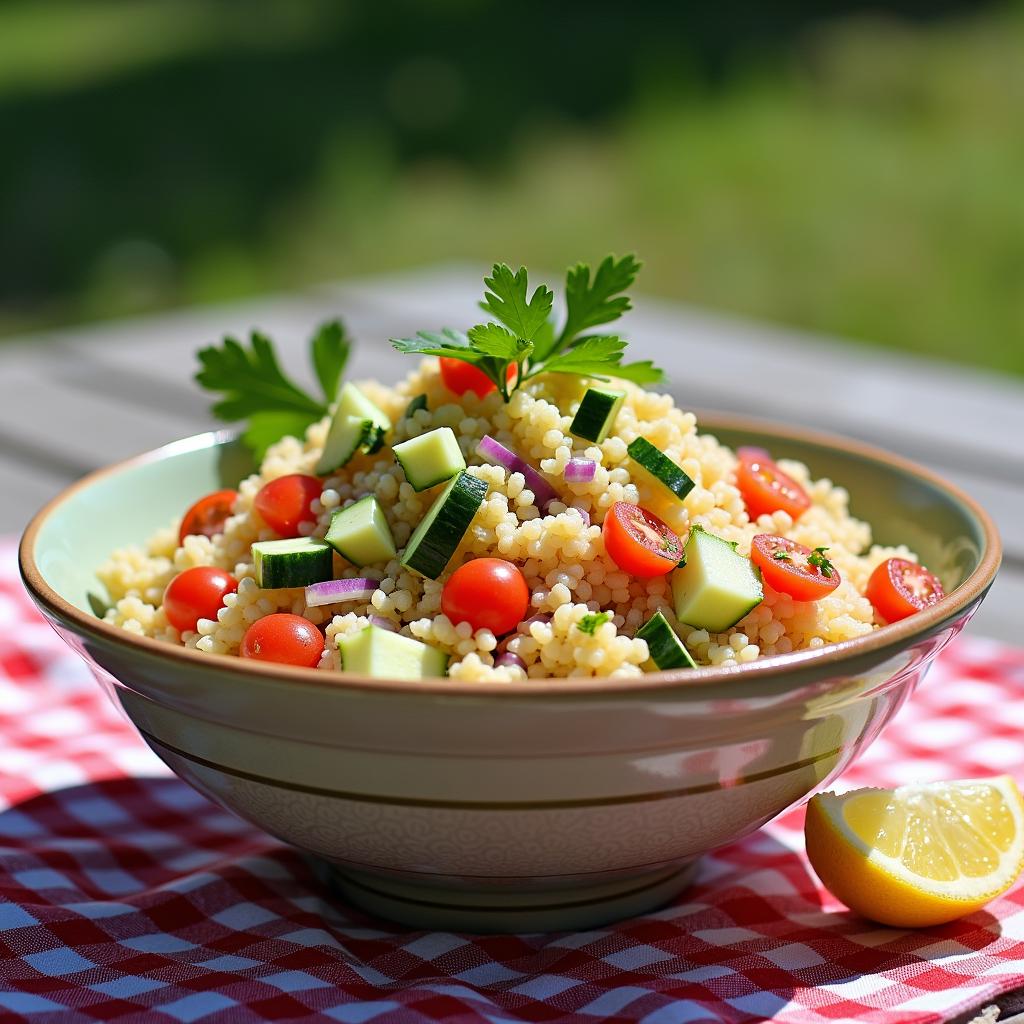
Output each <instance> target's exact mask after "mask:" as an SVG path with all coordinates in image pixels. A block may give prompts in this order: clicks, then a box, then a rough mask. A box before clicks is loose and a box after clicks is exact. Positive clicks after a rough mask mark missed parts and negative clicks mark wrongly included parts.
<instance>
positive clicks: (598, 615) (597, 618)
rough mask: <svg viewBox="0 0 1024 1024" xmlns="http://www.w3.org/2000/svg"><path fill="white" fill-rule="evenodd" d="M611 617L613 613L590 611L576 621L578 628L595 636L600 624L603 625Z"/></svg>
mask: <svg viewBox="0 0 1024 1024" xmlns="http://www.w3.org/2000/svg"><path fill="white" fill-rule="evenodd" d="M609 619H611V615H610V614H609V613H608V612H589V613H588V614H586V615H584V616H583V618H582V619H580V621H579V622H577V623H576V628H577V629H578V630H579V631H580V632H581V633H586V634H587V636H593V635H594V634H595V633H596V632H597V628H598V626H603V625H604V624H605V623H606V622H608V620H609Z"/></svg>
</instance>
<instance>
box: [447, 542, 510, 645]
mask: <svg viewBox="0 0 1024 1024" xmlns="http://www.w3.org/2000/svg"><path fill="white" fill-rule="evenodd" d="M529 607H530V588H529V587H528V586H527V585H526V580H525V579H524V578H523V574H522V573H521V572H520V571H519V569H518V567H517V566H515V565H513V564H512V563H511V562H506V561H505V559H503V558H474V559H473V561H472V562H466V564H465V565H460V566H459V567H458V569H456V570H455V572H453V573H452V575H451V578H450V579H449V580H448V582H447V583H446V584H445V585H444V589H443V590H442V591H441V611H443V612H444V613H445V615H447V616H448V618H449V619H451V621H452V622H453V623H455V624H456V625H458V623H460V622H468V623H469V624H470V625H471V626H472V627H473V631H474V632H476V630H478V629H489V630H490V631H491V632H492V633H494V634H495V636H500V635H501V634H502V633H510V632H511V631H512V630H513V629H515V628H516V626H518V625H519V623H520V622H522V621H523V618H524V617H525V615H526V611H527V609H528V608H529Z"/></svg>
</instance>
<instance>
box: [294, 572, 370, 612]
mask: <svg viewBox="0 0 1024 1024" xmlns="http://www.w3.org/2000/svg"><path fill="white" fill-rule="evenodd" d="M376 589H377V580H371V579H369V578H367V577H365V576H360V577H358V578H356V579H354V580H325V581H324V582H323V583H313V584H311V585H310V586H308V587H306V605H307V607H309V608H318V607H320V605H325V604H338V603H340V602H341V601H369V600H370V598H371V597H373V592H374V591H375V590H376Z"/></svg>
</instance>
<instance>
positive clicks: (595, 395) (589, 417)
mask: <svg viewBox="0 0 1024 1024" xmlns="http://www.w3.org/2000/svg"><path fill="white" fill-rule="evenodd" d="M625 397H626V392H625V391H612V390H611V388H587V390H586V392H585V394H584V395H583V398H582V399H581V400H580V405H579V408H578V409H577V410H576V415H575V416H574V417H573V420H572V423H571V424H570V425H569V432H570V433H572V434H575V435H576V436H577V437H582V438H583V439H584V440H585V441H593V442H594V443H595V444H600V443H601V442H602V441H603V440H604V439H605V438H606V437H607V436H608V433H609V431H610V430H611V429H612V427H613V426H614V425H615V417H616V416H618V415H619V409H621V408H622V402H623V400H624V399H625Z"/></svg>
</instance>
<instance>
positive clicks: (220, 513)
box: [178, 490, 238, 544]
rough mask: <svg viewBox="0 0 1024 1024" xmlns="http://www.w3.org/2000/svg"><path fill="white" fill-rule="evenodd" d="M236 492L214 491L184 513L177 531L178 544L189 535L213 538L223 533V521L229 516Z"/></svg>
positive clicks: (236, 495)
mask: <svg viewBox="0 0 1024 1024" xmlns="http://www.w3.org/2000/svg"><path fill="white" fill-rule="evenodd" d="M237 497H238V491H232V490H227V491H214V492H213V494H207V495H206V496H205V497H203V498H200V499H199V500H198V501H197V502H196V503H195V504H194V505H192V506H191V507H190V508H189V510H188V511H187V512H186V513H185V515H184V516H183V517H182V520H181V529H180V530H179V531H178V543H179V544H184V543H185V538H186V537H188V536H190V535H191V534H196V533H198V534H202V536H204V537H215V536H216V535H217V534H218V533H223V532H224V521H225V520H226V519H227V518H228V516H229V515H231V508H232V506H233V505H234V504H235V498H237Z"/></svg>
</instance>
